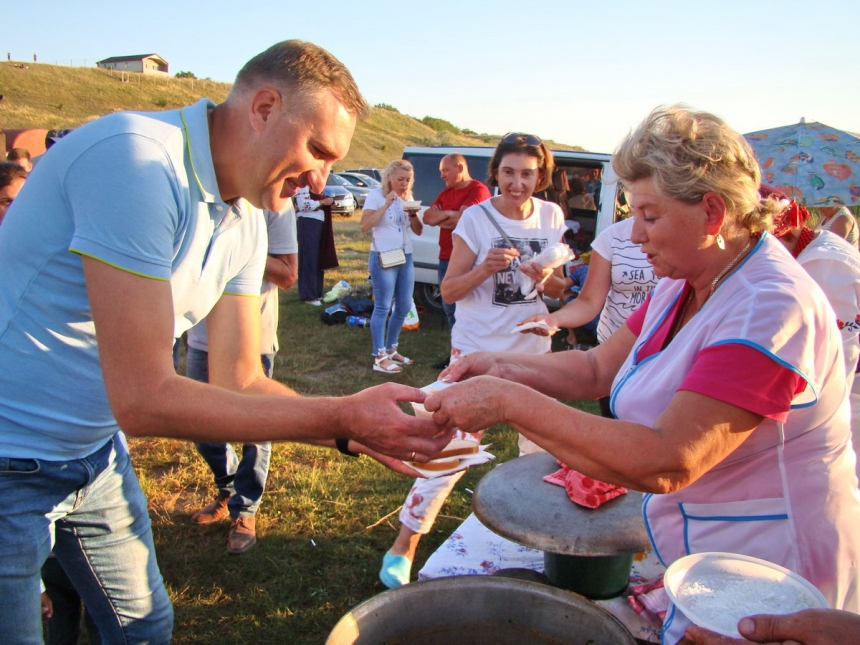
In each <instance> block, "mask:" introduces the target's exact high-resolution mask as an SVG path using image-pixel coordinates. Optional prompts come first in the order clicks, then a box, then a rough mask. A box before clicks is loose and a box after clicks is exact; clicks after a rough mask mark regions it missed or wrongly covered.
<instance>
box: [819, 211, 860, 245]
mask: <svg viewBox="0 0 860 645" xmlns="http://www.w3.org/2000/svg"><path fill="white" fill-rule="evenodd" d="M819 210H820V211H821V220H820V221H819V222H818V226H817V227H816V228H817V230H820V231H830V232H831V233H836V235H838V236H839V237H841V238H842V239H843V240H845V241H846V242H848V243H849V244H850V245H852V246H853V247H854V248H855V249H856V248H857V242H858V239H860V234H858V231H857V219H856V218H855V217H854V214H853V213H852V212H851V211H850V210H848V208H846V207H845V206H822V207H821V208H820V209H819Z"/></svg>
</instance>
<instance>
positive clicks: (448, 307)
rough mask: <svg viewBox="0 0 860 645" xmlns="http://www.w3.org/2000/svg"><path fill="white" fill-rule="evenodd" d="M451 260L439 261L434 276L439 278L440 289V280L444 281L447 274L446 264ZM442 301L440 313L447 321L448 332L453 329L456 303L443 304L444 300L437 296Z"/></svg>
mask: <svg viewBox="0 0 860 645" xmlns="http://www.w3.org/2000/svg"><path fill="white" fill-rule="evenodd" d="M450 262H451V260H439V268H438V270H437V273H436V275H438V276H439V288H440V289H441V288H442V280H444V279H445V274H446V273H448V264H449V263H450ZM439 297H440V299H441V300H442V311H444V312H445V318H447V319H448V331H449V332H450V331H451V330H452V329H454V322H455V318H454V313H455V312H456V311H457V303H456V302H445V298H442V296H439Z"/></svg>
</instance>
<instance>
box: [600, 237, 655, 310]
mask: <svg viewBox="0 0 860 645" xmlns="http://www.w3.org/2000/svg"><path fill="white" fill-rule="evenodd" d="M643 260H644V256H643V255H642V251H641V250H640V249H639V245H638V244H633V243H632V242H631V241H630V240H629V239H621V240H618V248H616V249H615V252H614V253H613V256H612V263H613V264H612V269H611V271H612V281H613V283H614V284H615V285H617V286H616V291H617V294H612V293H610V294H609V297H608V298H607V299H606V309H607V310H609V311H611V312H612V313H610V314H609V315H611V316H615V317H616V318H618V319H619V320H622V321H623V320H627V317H628V316H629V315H630V314H631V313H633V311H635V310H636V308H637V307H638V306H639V305H641V304H642V303H643V302H645V299H646V298H647V297H648V294H649V293H651V289H653V288H654V282H655V278H654V270H653V269H652V268H651V265H650V264H647V263H646V262H647V261H643Z"/></svg>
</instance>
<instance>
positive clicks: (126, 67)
mask: <svg viewBox="0 0 860 645" xmlns="http://www.w3.org/2000/svg"><path fill="white" fill-rule="evenodd" d="M96 66H97V67H101V68H102V69H112V70H116V71H118V72H136V73H138V74H165V75H168V74H169V72H168V69H167V67H168V63H167V61H166V60H164V59H163V58H162V57H161V56H159V55H158V54H139V55H137V56H112V57H111V58H105V59H104V60H100V61H97V62H96Z"/></svg>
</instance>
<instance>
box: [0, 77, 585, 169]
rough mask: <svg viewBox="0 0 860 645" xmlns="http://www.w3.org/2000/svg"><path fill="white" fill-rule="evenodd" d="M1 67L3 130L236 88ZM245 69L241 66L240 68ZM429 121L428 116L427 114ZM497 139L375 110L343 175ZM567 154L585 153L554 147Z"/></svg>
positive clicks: (65, 123) (70, 124)
mask: <svg viewBox="0 0 860 645" xmlns="http://www.w3.org/2000/svg"><path fill="white" fill-rule="evenodd" d="M16 65H18V64H16V63H10V62H0V88H2V89H0V93H2V94H3V97H4V98H3V101H2V102H0V129H7V130H9V129H26V128H45V129H49V130H50V129H63V128H76V127H78V126H80V125H82V124H84V123H86V122H88V121H92V120H93V119H95V118H98V117H100V116H103V115H105V114H111V113H112V112H118V111H121V110H140V111H150V112H151V111H159V110H171V109H175V108H178V107H182V106H183V105H190V104H191V103H194V102H195V101H197V100H198V99H200V98H201V97H204V96H205V97H208V98H210V99H212V100H213V101H215V102H216V103H218V102H221V101H223V100H224V99H225V98H226V96H227V94H228V92H229V91H230V84H229V83H217V82H214V81H203V80H197V79H187V78H173V77H162V76H145V75H142V74H130V75H128V76H127V79H128V80H127V81H125V82H124V81H123V79H122V77H121V76H120V74H119V73H111V72H108V71H105V70H100V69H95V68H82V67H64V66H58V65H45V64H41V63H40V64H38V65H36V64H32V63H31V64H29V65H28V67H27V69H22V68H21V67H18V66H16ZM237 70H238V63H237ZM422 116H423V115H422ZM497 140H498V137H497V136H494V135H489V134H481V135H474V136H466V135H464V134H455V133H454V132H450V131H447V130H434V129H433V128H431V127H430V126H428V125H426V124H425V123H422V122H421V121H420V120H419V119H418V118H414V117H412V116H408V115H406V114H401V113H400V112H398V111H396V110H394V109H384V108H374V109H373V111H372V113H371V115H370V116H369V117H368V118H367V119H365V120H364V121H361V122H360V123H359V124H358V126H357V128H356V133H355V137H354V138H353V141H352V146H351V148H350V151H349V154H348V155H347V156H346V157H345V158H344V159H343V160H342V161H340V162H338V163H337V164H335V169H336V170H346V169H347V168H355V167H365V166H373V167H382V166H385V165H386V164H387V163H388V162H389V161H391V160H392V159H398V158H399V157H400V155H401V153H402V152H403V147H404V146H439V145H465V146H485V145H495V143H496V141H497ZM548 143H550V144H551V145H552V147H553V148H556V149H560V150H567V149H581V148H575V147H572V146H567V145H564V144H558V143H554V142H551V141H548Z"/></svg>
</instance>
